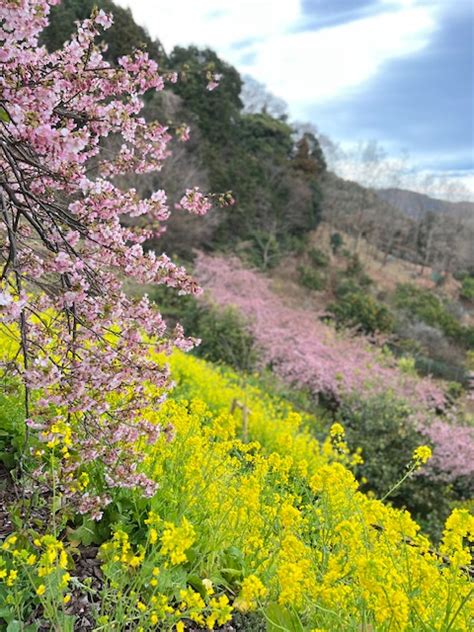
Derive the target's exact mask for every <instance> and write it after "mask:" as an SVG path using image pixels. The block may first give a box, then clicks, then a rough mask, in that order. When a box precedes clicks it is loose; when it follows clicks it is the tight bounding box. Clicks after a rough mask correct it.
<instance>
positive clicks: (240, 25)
mask: <svg viewBox="0 0 474 632" xmlns="http://www.w3.org/2000/svg"><path fill="white" fill-rule="evenodd" d="M119 4H121V5H122V6H130V8H131V9H132V13H133V15H134V17H135V19H136V21H137V22H138V23H140V24H141V25H142V26H145V27H146V28H147V30H148V31H149V33H150V34H151V35H152V36H153V37H157V38H158V39H160V41H161V42H162V43H163V45H164V46H165V49H166V50H167V51H170V50H171V49H172V48H173V46H175V45H177V44H179V45H189V44H196V45H198V46H209V47H211V48H213V49H214V50H216V52H217V53H218V54H219V55H220V56H221V57H222V58H224V59H225V60H226V61H228V62H230V63H232V64H233V65H235V66H236V67H237V69H238V70H239V71H240V72H241V73H245V74H250V75H252V76H253V77H255V78H256V79H257V80H258V81H260V82H262V83H264V84H265V85H266V86H267V88H268V90H270V92H272V93H274V94H275V95H276V96H278V97H280V98H282V99H284V100H285V101H286V102H287V103H288V105H289V111H290V115H291V117H292V118H294V119H298V120H307V121H310V122H312V123H314V124H315V125H316V126H317V127H318V129H319V130H320V131H321V132H322V133H325V134H327V135H329V136H330V137H331V138H332V139H334V141H336V142H338V143H342V144H343V145H348V144H351V143H354V142H357V141H363V140H368V139H376V140H378V141H379V142H380V143H381V144H382V145H383V146H384V147H385V148H386V149H387V151H388V152H389V153H390V154H392V155H394V156H395V155H398V154H400V152H402V151H405V152H407V153H408V154H409V156H410V159H411V162H412V163H414V164H416V165H417V166H418V167H419V169H421V170H424V171H426V172H432V173H435V174H450V175H451V176H452V177H455V178H457V179H459V181H460V182H463V183H464V184H466V185H467V186H469V187H470V188H471V189H472V190H473V191H474V155H473V143H474V138H473V108H474V103H473V83H472V77H473V76H474V52H473V29H474V25H473V3H472V2H471V0H120V1H119Z"/></svg>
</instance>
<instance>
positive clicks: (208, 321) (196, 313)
mask: <svg viewBox="0 0 474 632" xmlns="http://www.w3.org/2000/svg"><path fill="white" fill-rule="evenodd" d="M150 298H151V299H152V300H153V301H154V302H156V303H157V305H158V306H159V308H160V311H161V313H162V314H163V315H164V316H165V318H166V320H167V321H168V322H169V323H170V324H174V323H176V322H180V323H181V325H182V326H183V327H184V331H185V332H186V335H188V336H192V337H194V338H199V339H200V340H201V343H200V344H199V346H197V347H195V349H194V351H193V353H194V354H195V355H197V356H199V357H202V358H205V359H206V360H210V361H211V362H217V363H223V364H226V365H228V366H231V367H233V368H235V369H237V370H239V371H247V372H248V371H252V370H253V368H254V367H255V363H256V361H257V352H256V349H255V344H254V340H253V337H252V334H251V333H250V331H249V329H248V326H247V324H246V322H245V320H244V318H243V316H242V315H241V314H240V312H239V311H238V310H236V309H235V308H233V307H224V308H221V307H218V306H216V305H210V304H208V303H204V302H198V301H197V300H196V299H195V298H194V297H192V296H177V295H176V292H172V291H170V288H167V287H165V286H159V287H156V288H154V289H153V292H152V293H151V296H150Z"/></svg>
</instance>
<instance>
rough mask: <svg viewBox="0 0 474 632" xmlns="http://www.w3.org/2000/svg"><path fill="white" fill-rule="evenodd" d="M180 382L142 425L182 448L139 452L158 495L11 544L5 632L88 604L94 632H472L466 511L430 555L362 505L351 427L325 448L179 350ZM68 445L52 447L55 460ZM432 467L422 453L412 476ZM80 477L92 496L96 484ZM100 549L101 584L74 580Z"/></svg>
mask: <svg viewBox="0 0 474 632" xmlns="http://www.w3.org/2000/svg"><path fill="white" fill-rule="evenodd" d="M171 373H172V377H173V379H174V380H175V382H176V386H175V389H174V391H173V393H172V395H171V397H170V398H169V399H168V400H167V401H166V402H165V403H164V405H163V406H162V408H161V409H160V411H159V412H158V413H156V412H152V411H149V412H148V413H147V412H146V411H145V412H144V414H145V416H146V417H147V419H148V421H150V422H151V423H153V424H164V423H168V424H172V426H173V427H174V429H175V433H176V435H175V437H174V438H173V440H171V441H166V440H164V439H163V440H160V441H158V442H157V443H155V444H154V445H152V446H150V445H146V444H145V443H143V442H142V445H141V446H140V449H141V450H142V453H143V460H142V463H141V465H140V470H141V471H142V472H143V473H145V475H146V476H147V477H150V478H151V479H152V480H153V481H154V482H156V484H157V487H158V490H159V491H158V492H157V493H156V494H155V495H154V496H153V497H152V498H150V499H148V500H145V499H143V497H142V496H141V495H140V493H138V492H137V491H136V490H130V491H129V492H128V493H127V494H124V492H123V490H120V491H119V490H117V491H116V492H115V493H114V494H113V497H112V499H111V502H110V504H109V505H108V506H107V508H105V510H104V516H103V518H102V520H101V521H100V522H98V523H94V522H92V521H91V520H89V519H82V520H81V518H80V516H78V515H75V516H69V524H70V525H71V524H72V523H75V524H76V527H75V528H74V529H73V528H71V527H70V526H69V527H68V528H67V530H66V533H67V534H68V535H67V537H66V538H64V537H60V533H61V528H60V522H61V513H60V512H58V514H57V516H56V520H57V521H58V522H56V530H55V524H54V521H53V523H52V524H50V531H49V532H48V533H46V534H42V533H41V532H38V533H34V532H33V531H32V530H31V529H29V530H27V531H23V530H22V529H21V528H18V529H17V530H16V531H15V532H14V533H11V534H10V535H8V537H6V538H5V540H4V541H3V544H2V545H1V549H2V556H1V562H0V577H1V584H0V599H1V601H2V603H3V606H2V608H1V609H0V617H3V618H4V620H5V621H9V622H10V624H9V626H10V627H9V628H8V629H32V630H33V629H36V628H35V627H34V623H32V622H33V621H34V620H35V616H36V617H38V618H41V619H45V620H46V621H49V622H50V623H51V624H52V626H53V629H56V630H68V629H71V630H72V629H73V625H74V620H75V617H74V614H72V613H73V612H74V611H75V608H77V604H78V603H79V602H80V603H83V604H84V603H85V604H87V609H86V613H87V617H86V620H90V621H91V622H94V623H93V624H92V625H91V627H90V629H94V630H129V629H136V630H155V629H160V630H178V631H179V630H185V629H188V627H190V628H192V626H193V625H194V626H195V625H197V626H198V627H203V628H205V629H214V628H216V629H218V628H219V627H221V626H224V624H226V623H227V622H228V621H230V620H231V619H233V618H234V619H235V617H236V616H240V617H241V620H243V621H244V622H245V620H246V617H247V618H249V617H251V616H253V617H258V618H256V619H255V618H254V619H249V620H250V621H251V622H253V623H251V624H250V627H247V628H246V629H248V630H251V629H258V628H254V627H252V626H258V625H261V626H263V627H262V628H261V629H269V630H278V629H284V630H327V631H330V630H360V629H361V626H362V627H363V626H365V628H364V629H376V630H427V629H429V630H469V629H470V620H471V619H470V617H472V615H473V602H472V601H469V597H470V594H471V592H472V587H471V586H470V582H469V578H468V566H469V564H470V556H469V552H468V542H469V540H468V538H471V541H472V538H474V520H473V518H472V516H470V515H469V513H468V512H467V511H465V510H455V511H454V512H453V514H452V515H451V516H450V518H449V519H448V521H447V523H446V529H445V532H444V537H443V542H442V544H441V547H440V549H439V551H434V550H433V548H432V546H431V544H430V542H429V541H428V539H427V538H425V537H424V536H423V535H422V534H420V530H419V527H418V526H417V525H416V524H415V523H414V522H413V520H412V519H411V518H410V516H409V515H408V514H407V513H406V512H403V511H398V510H395V509H392V508H390V507H389V506H388V505H386V504H383V503H382V502H380V501H378V500H375V499H373V498H368V497H367V496H364V495H363V494H361V493H360V492H359V491H358V489H357V483H356V481H355V479H354V477H353V475H352V473H351V471H350V466H351V462H353V461H354V459H357V455H350V454H349V453H348V451H347V448H346V446H345V443H344V437H343V429H342V427H340V426H339V425H335V427H334V428H333V430H332V432H331V433H330V436H329V437H328V438H327V440H326V441H325V442H324V443H323V444H320V443H318V442H317V441H316V440H315V439H314V438H313V437H312V436H311V434H310V432H309V431H308V430H307V428H308V422H309V421H310V420H309V419H304V418H302V417H301V416H300V415H299V414H298V413H296V412H295V411H294V410H293V409H292V408H291V406H290V405H289V404H287V403H286V402H284V401H282V400H278V399H274V398H271V397H269V396H267V395H265V394H264V393H262V392H260V391H259V390H258V389H257V388H255V387H252V386H248V385H246V384H243V383H242V380H241V379H240V378H239V376H238V375H236V374H232V373H230V372H227V371H224V372H223V371H221V370H217V369H215V368H213V367H212V366H211V365H209V364H206V363H205V362H203V361H202V360H198V359H196V358H193V357H191V356H189V355H185V354H183V353H181V352H176V353H175V354H174V355H173V356H172V358H171ZM236 403H237V404H239V406H237V405H236ZM66 436H67V433H66V432H65V431H64V430H62V431H61V432H58V439H59V441H58V443H55V444H54V445H52V446H51V447H49V448H46V450H47V451H48V452H49V455H50V457H51V459H53V458H54V455H55V454H56V453H57V452H58V451H60V450H61V449H62V448H61V446H62V445H64V440H65V437H66ZM428 457H429V454H424V451H423V450H421V451H418V454H417V457H416V459H415V464H416V467H419V466H421V464H422V462H423V461H424V460H426V458H428ZM81 470H82V471H81V473H80V476H79V478H78V482H79V484H80V486H81V491H82V493H83V494H84V495H87V494H88V493H89V490H90V489H91V488H93V487H94V486H97V484H98V480H99V478H98V477H100V472H98V471H97V467H96V466H95V467H94V466H92V467H91V466H88V465H87V464H84V465H83V466H82V468H81ZM96 544H97V545H100V546H98V549H97V550H96V556H97V560H99V561H100V566H99V568H100V572H99V573H98V574H96V575H91V576H89V577H88V576H84V574H82V575H81V574H79V573H78V572H77V570H76V568H77V567H79V566H80V564H79V561H80V559H81V551H83V550H84V549H85V547H86V546H88V547H89V548H90V547H91V546H95V545H96ZM97 575H98V577H99V580H97ZM81 599H82V601H80V600H81ZM40 613H41V616H40ZM251 613H254V614H251ZM12 621H18V622H24V623H25V624H26V623H28V622H30V624H31V625H30V626H29V627H28V626H26V627H24V628H22V627H17V628H15V627H14V626H12V624H11V622H12ZM258 622H260V623H258ZM18 626H20V624H18ZM32 626H33V627H32ZM192 629H194V628H192ZM243 629H245V628H243Z"/></svg>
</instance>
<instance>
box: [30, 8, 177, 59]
mask: <svg viewBox="0 0 474 632" xmlns="http://www.w3.org/2000/svg"><path fill="white" fill-rule="evenodd" d="M95 7H97V8H99V9H104V11H107V12H111V13H113V16H114V23H113V25H112V27H111V28H110V29H109V30H108V31H105V33H104V35H103V39H104V41H105V43H106V44H107V51H106V52H105V55H104V56H105V58H106V59H107V60H109V61H112V62H114V61H116V60H117V58H118V57H121V56H122V55H129V54H130V53H132V52H133V51H134V50H135V49H136V48H140V49H141V50H146V51H148V53H149V54H150V56H151V57H152V58H153V59H155V60H157V61H160V62H163V61H164V59H165V53H164V50H163V47H162V46H161V44H160V42H158V41H156V40H152V39H151V37H150V36H149V35H148V33H147V32H146V31H145V30H144V29H143V28H142V27H141V26H138V24H137V23H136V22H135V21H134V19H133V17H132V13H131V11H130V9H128V8H127V9H124V8H122V7H119V6H118V5H116V4H115V3H114V2H112V1H111V0H62V2H61V3H60V4H58V5H57V6H54V7H52V9H51V16H50V24H49V26H48V27H47V28H46V29H45V30H44V32H43V33H42V43H43V44H45V45H46V47H47V48H48V50H51V51H53V50H57V49H58V48H60V47H61V46H62V44H63V43H64V42H65V41H66V40H67V39H68V38H69V36H70V35H71V33H72V32H73V30H74V23H75V21H76V20H84V19H86V18H88V17H90V15H91V13H92V11H93V9H94V8H95Z"/></svg>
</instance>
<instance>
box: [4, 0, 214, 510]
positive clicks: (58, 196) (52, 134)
mask: <svg viewBox="0 0 474 632" xmlns="http://www.w3.org/2000/svg"><path fill="white" fill-rule="evenodd" d="M54 4H57V0H5V1H4V2H2V5H1V8H0V40H1V41H2V47H1V49H0V66H1V73H0V195H1V199H0V216H1V222H0V327H1V328H2V330H3V334H4V335H5V336H8V337H10V339H11V340H12V348H13V350H14V352H13V359H12V355H11V353H9V355H8V357H7V356H5V355H4V356H3V357H0V359H1V360H2V363H3V369H4V370H6V371H7V372H8V375H9V376H16V379H20V380H21V383H22V384H23V392H24V406H25V413H26V424H27V429H26V431H25V432H26V438H27V441H26V445H28V443H32V442H33V443H34V442H36V448H35V450H34V454H35V456H36V458H37V467H36V468H35V471H34V472H32V474H33V479H34V480H35V481H36V482H38V481H41V482H42V484H43V485H49V484H51V481H50V479H49V478H48V469H47V468H46V463H50V462H51V458H53V459H54V462H55V463H56V467H55V471H56V475H57V476H59V480H57V481H56V482H55V484H56V490H57V492H58V490H59V493H60V494H61V495H62V497H63V499H64V501H66V500H67V499H69V501H71V502H74V503H76V504H78V507H79V510H80V511H81V512H83V513H86V512H90V513H91V514H92V516H93V517H95V518H100V516H101V512H102V508H103V507H104V506H105V505H106V504H107V502H108V501H109V498H108V496H107V489H108V488H112V487H117V486H118V487H126V488H128V487H139V488H142V489H143V491H144V493H145V494H146V495H152V494H153V493H154V491H155V485H154V483H152V482H151V481H150V480H148V479H147V478H146V477H145V475H144V474H143V473H141V472H140V471H139V468H138V467H137V463H139V462H140V458H138V456H137V454H136V452H135V450H137V449H138V448H134V447H133V446H134V444H135V443H136V440H137V439H138V438H139V437H140V438H141V439H142V440H143V441H149V442H154V441H156V440H157V439H158V437H159V436H160V434H161V433H162V432H164V433H165V434H168V435H169V434H170V433H171V432H172V430H171V429H170V428H161V427H159V426H158V425H155V424H153V423H151V422H150V421H147V419H145V418H144V416H143V415H142V410H143V409H144V408H145V406H147V407H150V405H151V406H158V405H159V404H160V401H161V400H162V398H163V397H165V395H166V390H167V388H168V387H169V375H168V370H167V368H166V366H165V365H164V364H163V365H160V364H157V363H156V362H155V361H152V360H151V359H150V357H149V353H148V351H149V350H150V349H152V350H154V351H156V352H165V353H168V352H169V351H170V350H171V349H173V348H175V347H178V348H181V349H189V348H190V346H192V340H189V339H186V338H185V336H184V335H183V331H182V329H181V327H180V326H179V325H178V326H177V327H176V329H175V330H174V331H171V332H168V331H167V329H166V325H165V323H164V321H163V318H162V316H161V315H160V313H159V312H158V311H157V310H156V309H155V308H154V307H153V306H152V305H151V304H150V303H149V301H148V299H147V297H145V298H142V299H140V300H132V299H130V298H128V297H127V296H126V295H125V293H124V292H123V289H122V286H123V282H124V281H125V280H129V281H132V282H138V283H157V284H165V285H167V286H170V287H173V288H176V290H177V291H179V292H180V293H197V292H198V291H199V288H198V286H197V284H196V283H195V282H194V281H193V280H192V279H191V278H190V277H189V276H188V275H187V273H186V271H185V270H184V269H183V268H182V267H179V266H176V265H175V264H174V263H172V261H170V259H169V258H168V257H167V256H166V255H164V254H163V255H161V256H157V255H156V254H155V253H154V252H145V251H144V249H143V243H144V241H145V240H147V239H149V238H151V237H153V236H156V235H157V234H160V232H162V230H163V227H162V225H163V222H165V220H166V219H167V218H168V215H169V209H168V202H167V197H166V193H165V192H164V191H162V190H159V191H156V192H155V193H153V194H152V195H151V197H149V198H148V199H140V198H139V197H138V195H137V193H136V191H135V190H134V189H131V190H122V189H121V188H119V186H118V185H117V184H116V183H115V180H114V178H115V177H116V176H121V175H123V174H126V173H134V174H144V173H147V172H150V171H152V170H159V169H160V168H161V166H162V164H163V161H164V160H165V159H166V157H167V155H168V149H167V145H168V142H169V141H170V139H171V136H172V132H171V131H170V129H169V128H167V127H165V126H163V125H161V124H159V123H158V122H152V123H147V122H146V121H145V119H144V118H143V117H142V116H140V111H141V109H142V100H141V97H142V96H143V95H144V94H145V93H146V92H147V91H149V90H158V91H159V90H163V88H164V86H165V82H166V81H176V76H175V75H173V74H168V75H162V74H160V72H159V69H158V67H157V64H156V63H155V62H154V61H153V60H151V59H150V58H149V57H148V55H147V54H146V53H143V52H140V51H136V52H135V53H134V54H132V55H131V56H127V57H122V58H121V59H119V60H118V65H117V66H111V65H110V64H108V63H107V62H105V61H104V59H103V57H102V53H101V48H100V46H98V45H96V44H95V39H96V37H97V36H98V35H99V33H100V31H101V30H102V29H107V28H109V26H110V25H111V23H112V17H111V16H110V15H108V14H106V13H104V12H103V11H102V10H101V11H95V13H94V14H93V15H92V16H91V18H90V19H88V20H85V21H84V22H82V23H81V24H80V25H78V28H77V32H76V33H75V34H74V35H73V36H72V37H71V39H70V40H69V41H68V42H66V43H65V45H64V47H63V48H62V49H61V50H58V51H56V52H54V53H48V52H47V51H46V49H45V48H44V47H41V46H39V44H38V37H39V34H40V33H41V31H42V29H43V28H44V27H45V26H46V25H47V17H48V13H49V9H50V6H51V5H54ZM216 83H217V78H215V77H212V78H210V85H209V86H208V88H209V89H214V88H215V87H216ZM178 135H179V131H178ZM113 136H116V137H118V138H120V139H121V144H120V149H119V151H118V152H117V153H115V154H114V155H112V156H110V155H109V156H105V152H104V151H103V150H102V149H101V141H102V139H105V138H107V137H113ZM181 136H183V135H182V134H181ZM185 136H186V135H185ZM184 140H185V138H184ZM210 204H211V202H210V199H209V198H208V197H206V196H204V195H203V194H202V193H201V192H200V191H199V190H198V189H192V190H188V191H187V192H186V193H185V194H184V195H183V197H182V199H181V200H180V202H179V203H178V205H177V206H178V207H179V208H181V209H184V210H186V211H188V212H190V213H194V214H198V215H201V214H204V213H205V212H206V211H207V210H208V209H209V207H210ZM123 216H128V217H130V218H134V221H133V222H132V223H133V226H132V227H128V228H127V227H125V226H124V225H123V224H122V223H121V221H120V218H121V217H123ZM129 224H130V222H129ZM0 356H1V353H0ZM151 386H153V389H151V388H150V387H151ZM38 441H39V442H40V445H39V447H38ZM99 462H100V463H102V464H105V465H106V468H105V474H104V473H103V472H104V470H103V469H101V468H99V467H97V468H96V470H95V472H96V474H97V477H101V480H100V481H98V484H99V487H98V488H97V487H96V489H95V491H94V486H93V485H92V486H91V487H88V488H87V490H85V488H84V485H82V486H81V485H79V484H78V483H77V481H78V479H79V477H80V474H81V468H82V467H83V465H84V463H87V464H88V467H89V469H90V471H92V473H93V472H94V463H99ZM89 489H90V490H91V491H89ZM97 489H100V490H102V491H101V492H100V493H99V492H97Z"/></svg>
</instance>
